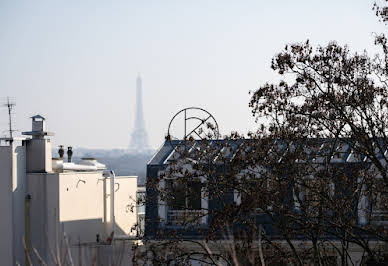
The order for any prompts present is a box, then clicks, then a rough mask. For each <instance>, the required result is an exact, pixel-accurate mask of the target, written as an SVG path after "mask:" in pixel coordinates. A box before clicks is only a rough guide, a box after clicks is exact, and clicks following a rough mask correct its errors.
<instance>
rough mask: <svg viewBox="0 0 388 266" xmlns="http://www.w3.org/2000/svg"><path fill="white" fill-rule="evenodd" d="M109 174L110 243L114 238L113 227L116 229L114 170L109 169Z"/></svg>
mask: <svg viewBox="0 0 388 266" xmlns="http://www.w3.org/2000/svg"><path fill="white" fill-rule="evenodd" d="M109 176H110V221H111V223H112V243H113V240H114V238H115V229H116V221H115V177H116V175H115V172H114V171H113V170H111V171H110V172H109Z"/></svg>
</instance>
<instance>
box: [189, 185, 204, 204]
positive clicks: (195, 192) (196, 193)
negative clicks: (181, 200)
mask: <svg viewBox="0 0 388 266" xmlns="http://www.w3.org/2000/svg"><path fill="white" fill-rule="evenodd" d="M188 186H189V187H188V190H187V191H188V195H187V196H188V197H187V203H188V206H187V207H188V208H189V209H190V210H200V209H201V189H202V184H201V182H190V183H189V184H188Z"/></svg>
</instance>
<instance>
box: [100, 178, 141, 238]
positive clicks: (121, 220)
mask: <svg viewBox="0 0 388 266" xmlns="http://www.w3.org/2000/svg"><path fill="white" fill-rule="evenodd" d="M106 184H107V185H108V184H110V179H109V182H106ZM108 189H109V188H107V191H110V190H108ZM136 191H137V176H118V177H116V178H115V206H114V208H115V209H114V210H115V211H114V212H115V222H116V228H115V235H116V236H120V235H133V236H134V235H136V230H133V231H132V232H131V228H133V227H134V226H135V225H136V223H137V216H136V214H137V208H136ZM107 200H108V201H107V206H108V210H109V206H110V204H109V202H110V197H108V198H107ZM107 213H108V214H109V212H107Z"/></svg>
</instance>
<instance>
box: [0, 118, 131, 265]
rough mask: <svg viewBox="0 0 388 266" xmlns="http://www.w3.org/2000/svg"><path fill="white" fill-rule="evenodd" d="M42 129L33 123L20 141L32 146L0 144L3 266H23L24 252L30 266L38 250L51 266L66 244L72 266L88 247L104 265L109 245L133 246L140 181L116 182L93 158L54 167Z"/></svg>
mask: <svg viewBox="0 0 388 266" xmlns="http://www.w3.org/2000/svg"><path fill="white" fill-rule="evenodd" d="M44 123H45V121H44V118H43V117H40V116H39V117H37V116H36V117H33V121H32V124H33V126H32V128H33V130H32V131H30V132H25V133H24V134H26V135H31V136H32V138H28V139H27V138H20V139H17V138H13V139H0V209H1V211H2V214H3V217H2V218H3V219H1V222H0V234H1V236H2V237H1V238H0V258H1V259H2V262H1V265H17V264H20V265H28V259H26V252H25V249H26V250H28V251H29V254H30V257H31V262H32V264H38V263H37V262H38V258H37V256H36V255H35V252H34V251H33V249H36V250H37V252H38V253H39V254H40V256H41V257H42V258H43V260H44V261H45V262H46V263H47V264H48V265H51V264H52V263H53V256H52V254H51V253H52V252H54V253H55V250H56V245H57V244H58V242H61V241H62V242H63V241H64V239H67V240H68V244H67V245H68V248H67V249H68V250H71V254H72V258H73V262H74V264H75V265H77V259H78V257H79V254H78V253H79V251H80V250H81V248H80V247H90V246H93V250H95V251H96V250H97V251H101V252H102V253H104V256H102V258H101V259H102V260H104V261H105V262H109V261H110V260H112V259H113V258H112V254H113V253H114V252H113V251H112V250H114V249H112V247H113V246H114V245H118V244H120V243H119V242H121V243H123V242H128V241H130V242H133V241H134V240H135V239H136V230H133V229H134V227H135V225H136V223H137V216H136V215H137V214H136V210H137V208H136V207H135V208H131V206H136V191H137V177H136V176H120V177H116V176H115V175H114V173H113V172H112V171H107V170H105V169H104V168H105V167H104V165H101V164H99V163H97V162H96V161H95V160H93V159H91V158H88V159H86V160H84V161H82V162H81V163H79V164H75V163H72V162H63V158H54V159H53V158H52V155H51V142H50V139H49V138H47V136H48V135H50V134H49V133H48V132H45V125H44ZM64 235H66V237H64ZM23 239H25V248H24V247H23V242H22V240H23ZM65 242H66V241H65ZM81 252H82V251H81ZM124 260H125V258H124ZM127 260H128V261H130V258H127ZM85 262H86V261H84V263H85ZM101 262H102V261H101ZM125 265H127V264H125Z"/></svg>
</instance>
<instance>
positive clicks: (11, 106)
mask: <svg viewBox="0 0 388 266" xmlns="http://www.w3.org/2000/svg"><path fill="white" fill-rule="evenodd" d="M15 105H16V104H15V103H12V102H10V101H9V97H7V103H6V104H4V106H6V107H7V108H8V121H9V122H8V123H9V137H10V138H11V139H12V132H13V129H12V108H13V107H14V106H15Z"/></svg>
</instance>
